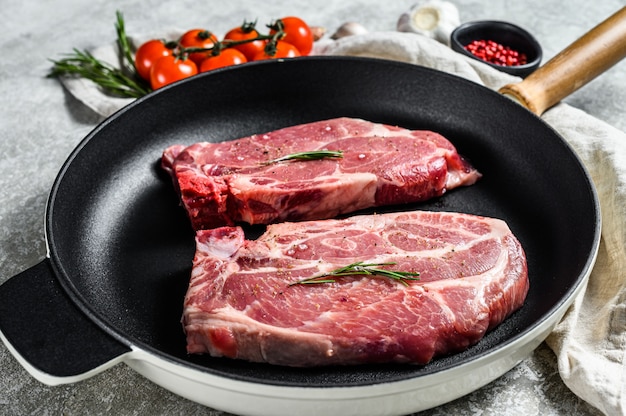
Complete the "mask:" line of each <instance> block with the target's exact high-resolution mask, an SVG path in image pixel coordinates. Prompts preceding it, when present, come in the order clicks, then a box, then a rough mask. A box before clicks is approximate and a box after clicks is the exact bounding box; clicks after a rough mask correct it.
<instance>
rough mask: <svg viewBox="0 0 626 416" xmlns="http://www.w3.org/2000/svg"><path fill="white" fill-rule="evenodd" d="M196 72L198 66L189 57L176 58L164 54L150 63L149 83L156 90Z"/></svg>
mask: <svg viewBox="0 0 626 416" xmlns="http://www.w3.org/2000/svg"><path fill="white" fill-rule="evenodd" d="M197 73H198V67H197V66H196V64H195V63H194V62H193V61H192V60H191V59H182V58H177V57H175V56H173V55H170V56H164V57H162V58H160V59H159V60H158V61H156V62H155V63H154V65H152V69H151V70H150V85H151V86H152V89H153V90H156V89H158V88H161V87H163V86H165V85H168V84H171V83H172V82H176V81H179V80H181V79H184V78H188V77H190V76H192V75H196V74H197Z"/></svg>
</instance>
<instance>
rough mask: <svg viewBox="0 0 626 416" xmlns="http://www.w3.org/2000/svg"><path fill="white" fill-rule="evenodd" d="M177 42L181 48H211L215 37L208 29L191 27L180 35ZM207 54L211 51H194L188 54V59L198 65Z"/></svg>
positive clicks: (215, 40)
mask: <svg viewBox="0 0 626 416" xmlns="http://www.w3.org/2000/svg"><path fill="white" fill-rule="evenodd" d="M179 43H180V45H181V46H182V47H183V48H211V47H213V45H215V43H217V38H216V37H215V35H213V34H212V33H211V32H209V31H208V30H205V29H191V30H188V31H187V32H185V33H184V34H183V35H182V36H181V37H180V40H179ZM209 55H211V51H207V52H194V53H190V54H189V59H191V60H192V61H193V62H194V63H195V64H196V65H200V62H202V61H203V60H204V59H205V58H206V57H207V56H209Z"/></svg>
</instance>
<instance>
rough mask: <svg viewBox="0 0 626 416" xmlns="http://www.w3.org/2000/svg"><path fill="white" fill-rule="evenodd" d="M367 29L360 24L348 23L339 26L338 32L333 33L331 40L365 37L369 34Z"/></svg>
mask: <svg viewBox="0 0 626 416" xmlns="http://www.w3.org/2000/svg"><path fill="white" fill-rule="evenodd" d="M367 32H368V31H367V29H366V28H365V27H364V26H363V25H362V24H360V23H357V22H346V23H344V24H342V25H341V26H339V28H338V29H337V31H336V32H335V33H333V35H332V36H331V37H330V38H331V39H334V40H337V39H341V38H345V37H346V36H353V35H363V34H365V33H367Z"/></svg>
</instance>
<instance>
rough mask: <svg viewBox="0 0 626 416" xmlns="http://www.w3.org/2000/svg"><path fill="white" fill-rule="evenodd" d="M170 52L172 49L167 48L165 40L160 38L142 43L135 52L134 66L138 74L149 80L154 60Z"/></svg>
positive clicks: (170, 53)
mask: <svg viewBox="0 0 626 416" xmlns="http://www.w3.org/2000/svg"><path fill="white" fill-rule="evenodd" d="M172 54H173V51H172V49H169V48H168V47H167V46H166V45H165V42H163V41H162V40H160V39H152V40H149V41H147V42H146V43H143V44H142V45H141V46H139V49H137V52H136V53H135V68H137V72H138V73H139V76H140V77H142V78H143V79H145V80H146V81H150V68H151V67H152V65H153V64H154V62H156V61H157V60H158V59H160V58H162V57H164V56H169V55H172Z"/></svg>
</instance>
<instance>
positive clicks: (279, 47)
mask: <svg viewBox="0 0 626 416" xmlns="http://www.w3.org/2000/svg"><path fill="white" fill-rule="evenodd" d="M297 56H300V51H299V50H298V48H296V47H295V46H293V45H292V44H291V43H287V42H285V41H283V40H279V41H277V42H276V50H275V53H274V54H268V53H267V52H266V51H265V49H264V50H262V51H261V52H259V53H257V54H256V55H255V56H254V58H253V59H252V60H253V61H261V60H264V59H273V58H295V57H297Z"/></svg>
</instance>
